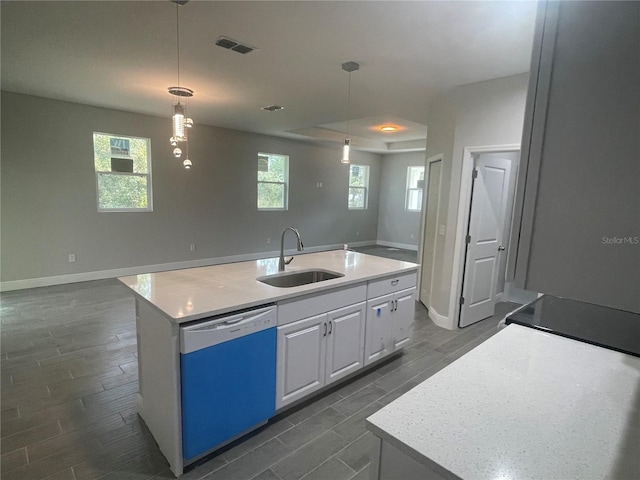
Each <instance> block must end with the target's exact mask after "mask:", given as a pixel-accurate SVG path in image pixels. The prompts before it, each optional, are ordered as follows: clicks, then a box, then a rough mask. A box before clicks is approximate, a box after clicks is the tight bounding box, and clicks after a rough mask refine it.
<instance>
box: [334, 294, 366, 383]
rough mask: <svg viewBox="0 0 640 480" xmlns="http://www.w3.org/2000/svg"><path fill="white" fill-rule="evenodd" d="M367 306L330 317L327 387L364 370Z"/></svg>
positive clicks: (338, 312)
mask: <svg viewBox="0 0 640 480" xmlns="http://www.w3.org/2000/svg"><path fill="white" fill-rule="evenodd" d="M365 316H366V303H365V302H362V303H358V304H356V305H351V306H349V307H345V308H341V309H339V310H334V311H332V312H329V313H328V314H327V322H328V325H329V328H328V333H327V341H326V343H327V352H326V354H327V363H326V383H331V382H333V381H335V380H338V379H339V378H342V377H344V376H345V375H348V374H350V373H352V372H355V371H356V370H359V369H361V368H362V367H363V366H364V326H365Z"/></svg>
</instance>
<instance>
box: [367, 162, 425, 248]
mask: <svg viewBox="0 0 640 480" xmlns="http://www.w3.org/2000/svg"><path fill="white" fill-rule="evenodd" d="M424 165H425V156H424V152H411V153H396V154H388V155H384V156H383V157H382V176H381V178H380V211H379V213H378V242H379V243H382V244H385V243H386V244H389V245H396V246H401V247H405V248H412V249H415V250H417V248H418V240H419V238H420V234H419V230H420V212H407V211H406V210H405V208H404V207H405V195H406V187H407V167H413V166H416V167H419V166H421V167H424Z"/></svg>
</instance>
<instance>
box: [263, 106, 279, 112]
mask: <svg viewBox="0 0 640 480" xmlns="http://www.w3.org/2000/svg"><path fill="white" fill-rule="evenodd" d="M262 110H266V111H267V112H277V111H278V110H284V107H283V106H282V105H267V106H266V107H262Z"/></svg>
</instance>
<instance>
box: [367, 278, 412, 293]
mask: <svg viewBox="0 0 640 480" xmlns="http://www.w3.org/2000/svg"><path fill="white" fill-rule="evenodd" d="M417 277H418V274H417V273H416V272H411V273H404V274H400V275H393V276H390V277H385V278H382V279H380V280H373V281H371V282H369V285H368V287H367V298H375V297H379V296H381V295H386V294H387V293H393V292H397V291H399V290H405V289H407V288H411V287H415V286H416V280H417Z"/></svg>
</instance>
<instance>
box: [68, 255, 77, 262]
mask: <svg viewBox="0 0 640 480" xmlns="http://www.w3.org/2000/svg"><path fill="white" fill-rule="evenodd" d="M69 263H76V254H75V253H70V254H69Z"/></svg>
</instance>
